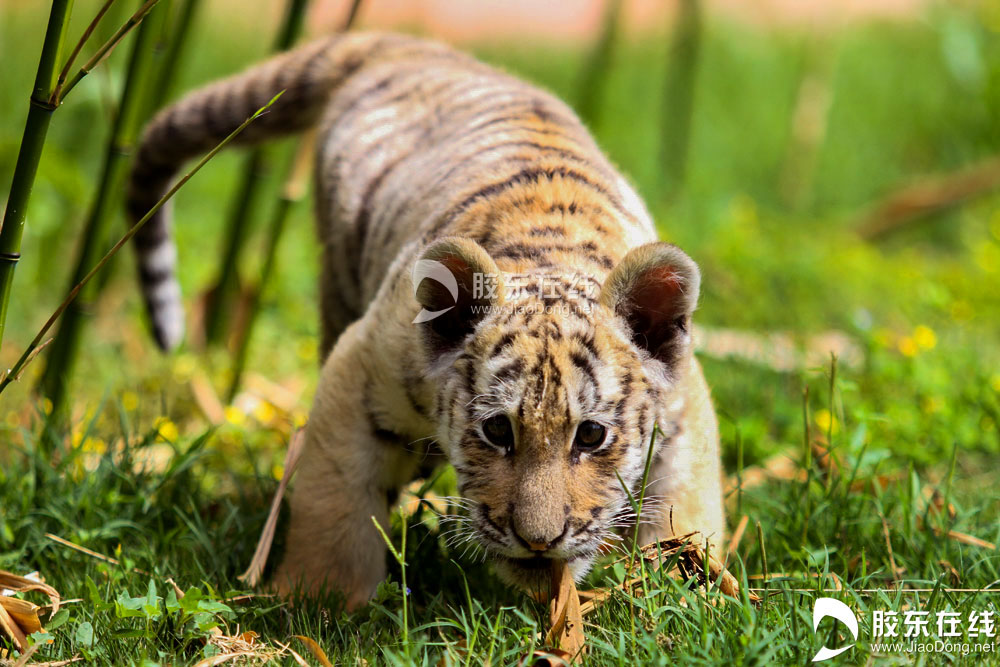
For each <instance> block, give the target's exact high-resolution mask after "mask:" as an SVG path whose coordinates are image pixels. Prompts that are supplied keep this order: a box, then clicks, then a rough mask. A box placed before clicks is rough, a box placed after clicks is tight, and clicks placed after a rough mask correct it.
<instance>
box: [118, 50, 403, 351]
mask: <svg viewBox="0 0 1000 667" xmlns="http://www.w3.org/2000/svg"><path fill="white" fill-rule="evenodd" d="M399 41H400V40H399V38H398V37H395V36H390V35H381V34H377V33H351V34H345V35H339V36H335V37H330V38H326V39H321V40H318V41H316V42H313V43H311V44H307V45H305V46H303V47H301V48H299V49H296V50H294V51H290V52H287V53H284V54H281V55H278V56H276V57H274V58H272V59H270V60H268V61H266V62H264V63H262V64H259V65H257V66H255V67H252V68H251V69H249V70H247V71H245V72H243V73H242V74H238V75H236V76H233V77H230V78H227V79H223V80H221V81H217V82H214V83H211V84H209V85H207V86H205V87H204V88H201V89H199V90H196V91H195V92H193V93H191V94H189V95H187V96H186V97H184V98H183V99H181V100H180V101H179V102H177V103H175V104H173V105H172V106H170V107H168V108H166V109H164V110H163V111H161V112H160V113H158V114H157V115H156V116H155V117H154V118H153V120H152V121H151V122H150V123H149V125H148V126H147V127H146V130H145V132H144V134H143V136H142V140H141V142H140V144H139V148H138V150H137V151H136V156H135V160H134V162H133V164H132V171H131V174H130V177H129V185H128V192H127V197H126V208H127V211H128V215H129V219H130V221H131V223H132V224H134V223H135V222H136V221H138V220H139V219H140V218H142V216H144V215H145V214H146V213H147V212H148V211H149V209H150V208H152V207H153V205H154V204H156V202H157V201H159V199H160V198H161V197H162V196H163V195H164V194H165V193H166V192H167V190H169V188H170V185H171V182H172V180H173V177H174V175H175V173H176V172H177V171H178V170H179V169H180V167H181V166H182V165H183V164H184V163H185V162H186V161H187V160H189V159H191V158H193V157H196V156H199V155H201V154H203V153H206V152H208V151H209V150H211V149H212V148H213V147H215V146H216V145H217V144H218V143H219V142H221V141H222V140H223V139H225V138H226V137H227V136H228V135H229V134H231V133H232V132H233V131H234V130H235V129H236V128H238V127H239V126H240V125H241V124H242V123H243V122H244V121H246V119H247V118H249V117H250V116H251V115H252V114H253V113H254V112H256V111H257V110H258V109H260V108H262V107H263V106H264V105H266V104H267V103H268V102H269V101H270V100H271V99H272V98H274V96H275V95H277V94H278V93H279V92H281V91H284V94H283V95H282V96H281V97H280V98H279V99H278V100H277V101H276V102H275V103H274V104H273V105H272V106H271V108H270V109H269V110H268V112H267V113H265V114H263V115H261V116H260V117H259V118H257V119H256V120H255V121H254V122H252V123H251V124H250V125H249V126H247V127H246V129H244V130H243V132H241V133H240V134H239V135H238V136H237V137H236V138H235V139H234V142H233V143H234V144H242V145H248V144H254V143H258V142H261V141H264V140H266V139H270V138H272V137H277V136H281V135H285V134H291V133H295V132H300V131H302V130H304V129H306V128H308V127H310V126H311V125H313V124H314V123H316V122H317V120H318V118H319V116H320V114H321V113H322V110H323V108H324V106H325V105H326V102H327V100H328V99H329V97H330V95H331V93H332V92H333V91H334V90H335V89H336V88H337V86H338V85H339V84H340V83H341V82H342V81H344V80H345V79H346V78H347V77H348V76H349V75H350V74H351V73H352V72H354V71H355V70H357V69H358V68H359V67H361V66H362V65H363V64H364V63H365V62H366V61H367V60H369V59H370V58H371V57H373V56H374V55H376V53H377V52H384V51H385V50H386V49H385V47H386V46H391V45H393V44H394V43H395V44H398V42H399ZM170 228H171V222H170V213H169V211H168V207H163V208H161V209H160V210H159V211H157V213H156V214H155V215H154V216H153V217H152V218H151V219H150V220H149V221H148V222H146V224H145V225H144V226H143V227H142V229H140V230H139V232H138V233H137V234H136V235H135V238H134V240H135V246H136V250H137V253H138V265H139V280H140V282H141V285H142V294H143V298H144V300H145V303H146V310H147V312H148V314H149V319H150V322H151V325H152V329H153V335H154V336H155V338H156V342H157V343H158V344H159V346H160V347H161V348H162V349H164V350H169V349H171V348H173V347H175V346H176V345H178V344H179V343H180V341H181V339H182V337H183V333H184V310H183V307H182V303H181V291H180V283H179V282H178V280H177V275H176V264H177V251H176V248H175V246H174V242H173V240H172V238H171V234H170Z"/></svg>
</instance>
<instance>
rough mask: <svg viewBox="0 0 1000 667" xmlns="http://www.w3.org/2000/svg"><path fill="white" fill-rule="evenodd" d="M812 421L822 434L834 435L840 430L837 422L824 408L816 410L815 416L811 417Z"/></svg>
mask: <svg viewBox="0 0 1000 667" xmlns="http://www.w3.org/2000/svg"><path fill="white" fill-rule="evenodd" d="M813 419H814V420H815V421H816V426H818V427H819V428H820V430H821V431H822V432H823V433H836V432H837V431H839V430H840V424H839V423H838V422H837V418H836V417H834V416H833V415H832V414H830V411H829V410H827V409H825V408H824V409H821V410H817V411H816V414H815V415H813Z"/></svg>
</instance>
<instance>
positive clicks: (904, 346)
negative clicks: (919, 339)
mask: <svg viewBox="0 0 1000 667" xmlns="http://www.w3.org/2000/svg"><path fill="white" fill-rule="evenodd" d="M896 347H898V348H899V351H900V352H901V353H902V354H903V356H904V357H915V356H917V352H919V351H920V348H918V347H917V344H916V342H915V341H914V340H913V339H912V338H911V337H910V336H903V337H902V338H900V339H899V343H897V345H896Z"/></svg>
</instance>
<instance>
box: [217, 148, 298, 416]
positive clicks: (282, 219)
mask: <svg viewBox="0 0 1000 667" xmlns="http://www.w3.org/2000/svg"><path fill="white" fill-rule="evenodd" d="M314 148H315V146H314V144H313V136H312V133H310V134H309V135H307V136H304V137H302V139H301V140H300V141H299V146H298V149H297V150H296V153H295V157H294V159H293V161H292V166H291V170H290V172H291V173H290V174H289V176H288V178H287V180H286V181H285V186H284V188H283V189H282V191H281V196H280V197H279V198H278V202H277V205H276V206H275V207H274V212H273V213H272V215H271V221H270V224H269V225H268V232H267V244H266V245H265V246H264V263H263V266H262V268H261V271H260V280H259V282H258V283H257V286H256V287H255V288H254V290H253V293H252V294H251V302H250V305H249V308H248V313H247V321H246V324H245V325H244V326H243V331H241V332H240V333H239V338H238V341H237V344H236V352H235V354H234V360H233V373H232V379H231V380H230V383H229V391H228V392H227V394H226V402H227V403H232V402H233V399H234V398H235V397H236V392H237V390H238V389H239V386H240V381H241V380H242V378H243V371H244V369H245V368H246V360H247V351H248V349H249V347H250V334H251V332H252V331H253V327H254V324H255V323H256V321H257V314H258V313H259V312H260V303H261V296H262V294H263V292H264V290H265V289H266V288H267V286H268V285H270V284H271V277H272V276H273V274H274V266H275V261H276V259H277V255H278V244H279V242H280V241H281V237H282V236H283V235H284V233H285V226H286V222H287V220H288V214H289V212H290V211H291V209H292V207H293V206H294V205H295V204H296V203H297V202H299V201H301V199H302V197H303V196H304V195H305V193H306V185H307V183H308V180H309V171H310V167H311V166H312V158H313V154H314Z"/></svg>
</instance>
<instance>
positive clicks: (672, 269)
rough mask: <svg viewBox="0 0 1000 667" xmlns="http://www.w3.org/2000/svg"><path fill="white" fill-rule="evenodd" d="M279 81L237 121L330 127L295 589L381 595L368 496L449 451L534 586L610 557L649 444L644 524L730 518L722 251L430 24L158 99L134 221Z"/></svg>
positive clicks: (483, 514)
mask: <svg viewBox="0 0 1000 667" xmlns="http://www.w3.org/2000/svg"><path fill="white" fill-rule="evenodd" d="M279 91H285V92H284V95H283V96H282V97H280V98H279V99H278V101H277V102H276V103H275V104H274V105H273V107H271V109H270V110H269V112H268V113H266V114H264V115H263V116H262V117H260V118H259V119H258V120H256V121H255V122H253V123H252V124H250V125H249V127H247V129H246V130H245V131H244V132H243V133H242V134H240V135H239V137H238V138H237V139H236V142H237V143H241V144H253V143H256V142H259V141H262V140H264V139H268V138H271V137H276V136H279V135H285V134H289V133H293V132H299V131H302V130H305V129H307V128H310V127H312V126H316V127H317V134H316V139H315V142H316V149H317V153H316V160H315V188H316V219H317V231H318V238H319V247H318V250H319V252H320V253H321V254H322V276H321V279H320V293H321V304H320V307H321V314H322V343H321V351H322V357H323V359H324V362H323V367H322V371H321V377H320V381H319V386H318V389H317V391H316V397H315V403H314V405H313V409H312V413H311V416H310V418H309V424H308V426H307V429H306V443H305V446H304V451H303V455H302V459H301V463H300V465H299V470H298V472H297V473H296V475H297V479H296V483H295V486H294V489H293V492H292V496H291V500H290V505H291V525H290V527H289V534H288V540H287V549H286V553H285V555H284V559H283V561H282V562H281V563H280V565H279V566H278V568H277V573H276V575H275V581H274V585H275V586H276V587H277V589H278V590H280V591H282V592H285V593H290V592H291V591H293V590H295V589H296V588H297V587H299V586H301V587H303V588H304V589H305V590H306V591H311V592H316V591H318V590H319V589H321V588H322V587H324V586H327V585H328V586H331V587H333V588H335V589H337V590H339V591H341V592H342V593H343V594H344V595H345V596H346V600H347V603H348V606H349V607H351V608H354V607H357V606H359V605H362V604H364V603H365V602H366V601H367V600H368V599H369V597H370V596H371V595H372V593H373V591H374V590H375V587H376V585H377V584H378V583H379V582H380V581H381V580H382V579H384V578H385V576H386V565H385V544H384V543H383V542H382V539H381V537H380V536H379V535H378V533H377V531H376V529H375V527H374V526H373V524H372V521H371V518H370V517H372V516H375V517H376V518H377V520H378V521H379V522H380V523H381V524H383V525H387V522H388V517H389V509H390V503H391V502H392V501H393V499H394V498H395V496H396V493H397V491H398V489H399V488H400V487H401V486H402V485H403V484H405V483H407V482H408V481H410V480H411V479H412V478H413V477H414V476H415V475H417V474H418V473H419V471H420V468H421V466H423V465H426V464H427V463H428V462H434V461H436V460H438V459H439V458H440V456H441V455H442V454H443V456H444V457H446V458H447V461H448V462H449V463H450V464H451V465H452V466H454V468H455V471H456V472H457V477H458V488H459V491H460V493H461V494H462V498H463V500H462V501H461V504H462V505H463V508H464V510H465V511H466V515H464V518H463V520H462V521H463V525H464V526H465V527H466V528H467V529H468V531H469V536H470V537H474V539H475V541H476V542H478V544H479V545H480V546H481V547H482V548H483V549H484V550H485V551H486V552H487V553H488V554H489V555H490V556H491V557H492V558H493V560H494V561H495V565H496V570H497V571H498V573H499V574H500V576H501V577H502V578H503V579H505V580H507V581H508V582H511V583H513V584H516V585H521V586H525V587H532V586H535V585H536V584H537V582H538V580H539V577H541V576H543V575H542V574H541V573H542V572H543V571H544V570H545V568H547V567H548V565H549V563H550V562H551V560H550V559H564V560H566V561H568V562H569V564H570V567H571V571H572V572H573V573H574V575H575V576H576V577H577V578H579V577H582V576H583V575H584V574H585V573H586V572H587V570H588V568H589V567H590V565H591V563H592V561H593V560H594V558H595V555H596V554H598V552H599V550H600V549H601V547H602V545H604V544H605V543H606V542H607V541H608V540H611V539H615V536H614V532H613V531H614V529H615V528H620V527H622V525H623V524H626V523H628V522H629V521H631V520H632V519H634V517H630V516H629V508H630V504H629V500H628V495H627V493H626V490H625V489H624V488H623V486H622V482H624V484H625V485H627V486H628V487H629V488H630V490H631V491H632V492H633V493H636V492H638V490H639V489H638V488H637V487H638V486H639V485H640V484H641V479H642V475H643V469H644V465H645V461H646V458H647V453H648V452H649V446H650V442H651V441H653V442H655V445H654V451H653V452H652V457H653V459H652V460H653V463H652V466H653V467H652V471H651V474H650V476H649V478H648V479H649V480H650V484H649V487H648V491H647V497H648V498H650V499H652V501H651V505H655V506H656V510H657V511H656V512H655V513H649V514H647V513H645V512H644V519H645V522H644V523H642V525H641V526H640V529H639V535H638V539H640V540H641V541H643V542H644V543H645V542H646V541H652V540H653V539H654V538H657V537H665V536H668V535H670V534H673V533H685V532H688V531H692V530H697V531H701V533H702V534H703V535H704V536H705V538H706V539H708V540H709V541H712V542H718V541H719V540H721V538H722V534H723V523H724V521H723V509H722V494H721V480H720V461H719V444H718V426H717V423H716V417H715V413H714V411H713V408H712V403H711V400H710V397H709V391H708V388H707V386H706V384H705V380H704V379H703V376H702V372H701V369H700V367H699V365H698V362H697V361H696V359H695V358H694V356H693V354H692V349H691V348H692V345H691V314H692V312H693V311H694V309H695V305H696V303H697V300H698V290H699V283H700V275H699V271H698V268H697V266H696V265H695V263H694V262H693V261H692V260H691V259H690V258H689V257H688V256H687V255H686V254H684V253H683V252H682V251H681V250H680V249H678V248H677V247H675V246H673V245H669V244H667V243H661V242H658V241H657V238H656V232H655V229H654V226H653V223H652V221H651V220H650V216H649V214H648V212H647V211H646V209H645V207H644V206H643V204H642V202H641V201H640V200H639V198H638V196H637V195H636V193H635V192H634V191H633V189H632V188H631V186H630V185H629V184H628V183H627V182H626V181H625V179H624V178H622V177H621V176H620V175H619V174H618V173H617V172H616V171H615V168H614V167H613V166H612V165H611V163H610V162H609V161H608V160H607V159H606V158H605V157H604V155H603V154H602V153H601V151H600V149H599V148H598V147H597V145H596V144H595V142H594V140H593V139H592V138H591V137H590V135H589V134H588V133H587V130H586V129H585V128H584V127H583V125H582V124H581V123H580V121H579V120H578V119H577V118H576V116H575V115H574V114H573V112H572V111H571V110H570V109H569V108H568V107H567V106H566V105H565V104H563V103H562V102H560V101H559V100H557V99H555V98H554V97H553V96H552V95H550V94H548V93H546V92H544V91H542V90H539V89H538V88H535V87H534V86H532V85H529V84H527V83H524V82H522V81H520V80H518V79H516V78H514V77H512V76H509V75H507V74H504V73H502V72H499V71H497V70H495V69H493V68H491V67H489V66H487V65H484V64H482V63H480V62H477V61H476V60H475V59H473V58H472V57H470V56H467V55H464V54H462V53H459V52H456V51H454V50H452V49H451V48H449V47H447V46H444V45H441V44H437V43H434V42H430V41H424V40H422V39H416V38H412V37H407V36H402V35H395V34H379V33H354V34H344V35H338V36H334V37H329V38H326V39H321V40H319V41H316V42H313V43H311V44H308V45H306V46H303V47H302V48H299V49H297V50H294V51H291V52H288V53H285V54H283V55H279V56H277V57H275V58H272V59H271V60H268V61H267V62H264V63H263V64H260V65H258V66H256V67H253V68H251V69H249V70H248V71H246V72H244V73H243V74H239V75H237V76H234V77H231V78H228V79H225V80H222V81H219V82H216V83H212V84H210V85H208V86H206V87H204V88H202V89H200V90H197V91H195V92H193V93H191V94H190V95H188V96H187V97H185V98H184V99H182V100H181V101H179V102H177V103H176V104H174V105H173V106H171V107H169V108H167V109H165V110H163V111H162V112H160V113H159V114H158V115H157V116H156V117H155V119H154V120H153V121H152V122H151V123H150V125H149V127H148V128H147V129H146V131H145V134H144V136H143V139H142V142H141V146H140V147H139V149H138V151H137V155H136V159H135V161H134V165H133V167H132V171H131V181H130V187H129V190H128V204H127V206H128V211H129V213H130V216H131V219H132V220H137V219H138V218H139V217H140V216H142V215H143V214H144V213H145V212H146V211H147V210H149V208H150V207H151V206H152V205H153V203H155V202H156V201H157V199H158V198H159V197H160V196H161V195H162V194H163V193H164V192H165V190H166V189H167V188H168V187H169V186H170V183H171V179H172V177H173V176H174V174H175V172H176V171H177V170H178V169H179V167H180V166H181V165H182V164H183V163H184V162H185V161H186V160H188V159H190V158H193V157H195V156H197V155H199V154H202V153H204V152H206V151H207V150H209V149H210V148H212V147H213V146H214V145H215V144H216V143H218V142H219V141H220V140H222V139H223V138H224V137H226V136H227V135H228V134H229V133H230V132H232V131H233V130H234V129H235V128H236V127H237V126H239V125H240V124H241V123H242V122H243V121H244V120H245V119H246V118H247V117H248V116H250V115H251V114H252V113H253V112H254V111H256V110H257V109H259V108H260V107H262V106H263V105H265V104H266V103H267V102H268V101H269V100H271V99H272V97H274V95H275V94H276V93H278V92H279ZM135 240H136V247H137V249H138V265H139V277H140V279H141V283H142V289H143V295H144V298H145V303H146V306H147V309H148V313H149V318H150V320H151V322H152V328H153V332H154V334H155V336H156V340H157V341H158V343H159V345H160V346H161V347H162V348H164V349H170V348H172V347H174V346H175V345H177V344H178V343H179V341H180V338H181V335H182V332H183V328H184V326H183V310H182V305H181V295H180V289H179V284H178V282H177V278H176V276H175V263H176V251H175V248H174V245H173V242H172V241H171V238H170V220H169V217H168V214H167V213H166V212H164V211H161V212H160V213H158V214H157V215H156V216H155V217H153V218H152V219H151V220H150V221H149V223H148V224H147V225H145V226H144V227H143V228H142V229H141V231H140V232H139V233H138V234H137V235H136V237H135ZM654 429H658V430H659V432H660V435H659V436H658V437H657V438H656V439H655V440H654V439H653V434H654ZM435 457H438V458H435ZM619 476H620V480H621V481H619ZM652 518H655V520H651V519H652Z"/></svg>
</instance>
